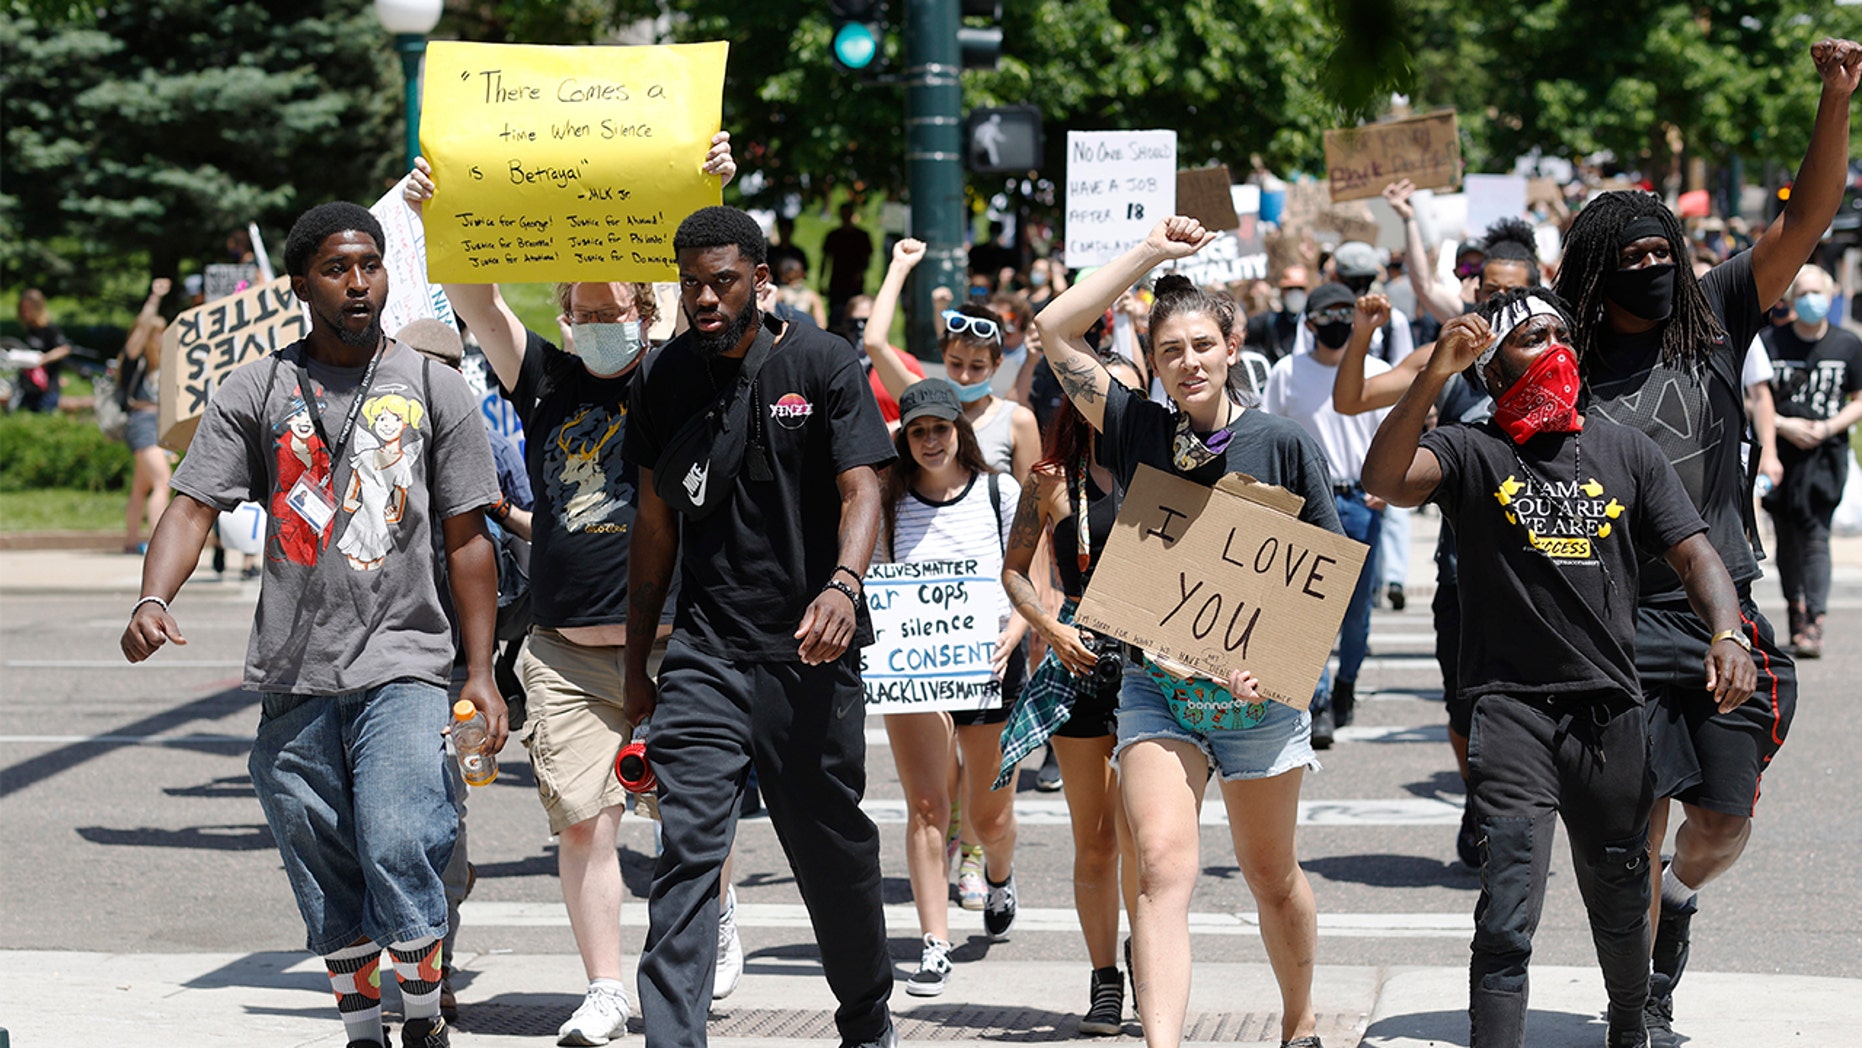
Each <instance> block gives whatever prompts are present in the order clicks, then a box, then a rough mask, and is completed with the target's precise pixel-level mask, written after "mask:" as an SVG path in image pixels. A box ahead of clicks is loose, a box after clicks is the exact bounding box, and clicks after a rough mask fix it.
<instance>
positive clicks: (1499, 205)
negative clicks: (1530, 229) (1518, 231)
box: [1461, 175, 1526, 237]
mask: <svg viewBox="0 0 1862 1048" xmlns="http://www.w3.org/2000/svg"><path fill="white" fill-rule="evenodd" d="M1461 191H1462V192H1463V193H1466V194H1467V198H1468V235H1469V236H1471V237H1478V236H1481V235H1482V234H1484V233H1485V232H1486V231H1487V227H1488V226H1491V225H1493V224H1494V223H1495V222H1498V221H1500V220H1501V219H1503V218H1525V217H1526V179H1525V177H1524V176H1522V175H1468V176H1467V177H1465V178H1463V179H1462V180H1461Z"/></svg>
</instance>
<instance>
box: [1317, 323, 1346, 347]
mask: <svg viewBox="0 0 1862 1048" xmlns="http://www.w3.org/2000/svg"><path fill="white" fill-rule="evenodd" d="M1312 334H1313V337H1314V338H1316V339H1318V340H1319V344H1320V345H1322V346H1324V347H1325V348H1327V349H1343V348H1344V347H1345V343H1347V342H1349V341H1351V322H1350V321H1347V320H1340V321H1336V322H1334V323H1330V324H1314V325H1313V326H1312Z"/></svg>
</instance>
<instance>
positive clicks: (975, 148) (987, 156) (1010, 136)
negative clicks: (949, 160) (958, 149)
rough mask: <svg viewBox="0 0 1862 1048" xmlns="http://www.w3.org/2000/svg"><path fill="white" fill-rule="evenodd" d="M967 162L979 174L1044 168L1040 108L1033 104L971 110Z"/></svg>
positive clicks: (967, 125)
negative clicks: (1042, 162) (1042, 163)
mask: <svg viewBox="0 0 1862 1048" xmlns="http://www.w3.org/2000/svg"><path fill="white" fill-rule="evenodd" d="M963 141H964V150H963V158H964V163H965V164H966V165H968V167H969V168H970V170H971V171H972V172H974V173H976V174H979V175H1026V174H1027V173H1028V172H1030V171H1035V170H1039V169H1040V167H1041V150H1042V138H1041V111H1040V110H1039V109H1036V108H1035V107H1034V106H991V107H988V108H984V109H972V110H970V116H969V119H967V120H965V121H964V122H963Z"/></svg>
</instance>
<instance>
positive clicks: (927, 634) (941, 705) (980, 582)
mask: <svg viewBox="0 0 1862 1048" xmlns="http://www.w3.org/2000/svg"><path fill="white" fill-rule="evenodd" d="M1001 586H1002V582H1001V580H1000V579H998V578H995V577H994V576H991V575H986V574H984V573H983V572H982V571H981V570H980V565H979V564H978V562H977V561H975V560H932V561H917V562H914V563H909V564H875V565H873V566H872V567H871V568H868V569H867V572H866V584H865V587H864V588H865V590H866V607H867V611H868V613H869V614H870V615H871V616H872V619H873V643H872V645H871V646H869V647H867V648H864V649H862V650H861V652H860V676H861V679H862V680H863V681H864V682H865V684H866V712H867V713H868V714H874V713H928V712H931V711H933V710H987V709H994V708H996V707H998V706H1000V705H1002V682H1001V681H999V680H997V679H996V673H995V670H994V669H993V668H992V666H991V665H990V657H991V656H992V655H993V654H994V653H995V648H996V637H997V635H998V634H999V633H1000V630H998V628H997V623H998V622H999V620H1000V616H1001Z"/></svg>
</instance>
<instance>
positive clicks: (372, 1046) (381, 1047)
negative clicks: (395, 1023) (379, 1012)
mask: <svg viewBox="0 0 1862 1048" xmlns="http://www.w3.org/2000/svg"><path fill="white" fill-rule="evenodd" d="M390 1043H391V1042H390V1041H389V1040H388V1028H387V1027H386V1026H384V1027H382V1028H381V1040H379V1041H366V1040H365V1041H350V1042H349V1044H348V1046H347V1048H388V1045H389V1044H390Z"/></svg>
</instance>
